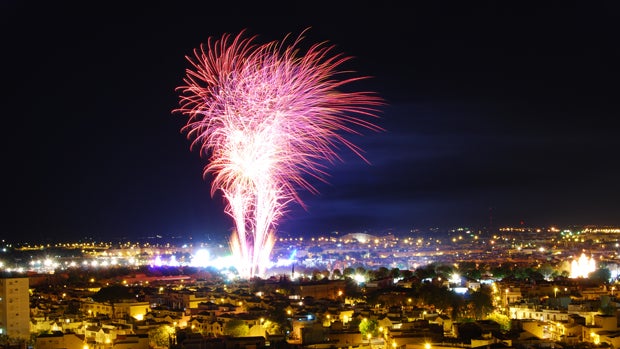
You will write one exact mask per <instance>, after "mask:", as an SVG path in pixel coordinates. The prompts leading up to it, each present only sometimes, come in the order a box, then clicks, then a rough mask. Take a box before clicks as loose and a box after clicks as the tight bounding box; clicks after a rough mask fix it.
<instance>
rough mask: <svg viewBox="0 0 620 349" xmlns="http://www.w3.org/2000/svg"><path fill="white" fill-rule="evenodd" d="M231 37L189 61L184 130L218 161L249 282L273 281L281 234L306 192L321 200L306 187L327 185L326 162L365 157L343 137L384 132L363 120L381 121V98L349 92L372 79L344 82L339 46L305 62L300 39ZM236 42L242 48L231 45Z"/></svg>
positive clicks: (240, 264) (313, 52)
mask: <svg viewBox="0 0 620 349" xmlns="http://www.w3.org/2000/svg"><path fill="white" fill-rule="evenodd" d="M242 34H243V32H242V33H240V34H239V35H237V36H236V37H235V38H231V36H230V35H224V36H223V37H222V39H221V40H215V41H214V40H212V39H209V41H208V43H207V45H202V46H201V47H200V49H199V50H194V57H193V58H192V57H187V59H188V61H189V62H190V64H191V69H187V72H186V73H187V74H186V77H185V79H184V80H183V81H184V83H185V84H184V85H183V86H181V87H179V90H180V91H181V94H180V107H179V109H177V110H175V111H176V112H181V113H182V114H184V115H186V116H187V117H188V121H187V124H186V125H185V126H184V127H183V129H182V131H183V132H186V133H187V137H188V138H189V139H192V147H199V149H200V154H201V155H202V156H206V155H207V154H210V158H209V160H210V161H209V164H208V165H207V166H206V167H205V169H204V173H203V174H204V175H205V176H206V175H207V174H212V175H213V183H212V188H211V195H213V194H214V193H215V192H216V191H217V190H221V192H222V194H223V196H224V198H225V199H226V201H227V206H226V213H227V214H228V215H230V216H231V217H232V218H233V219H234V221H235V228H236V229H235V231H234V232H233V235H232V237H231V240H230V245H231V250H232V253H233V255H234V256H235V257H236V258H235V260H236V262H237V265H236V267H237V271H238V272H239V274H240V276H242V277H252V276H254V275H261V274H262V273H264V271H265V268H266V266H267V265H268V262H269V255H270V253H271V250H272V248H273V244H274V239H275V237H274V231H275V228H276V225H277V222H278V220H279V219H280V218H281V217H282V215H283V214H284V208H285V206H286V205H287V204H288V203H290V202H292V201H295V202H297V203H299V204H301V205H302V206H303V203H302V202H301V200H300V198H299V196H298V195H297V190H298V189H300V188H303V189H306V190H309V191H311V192H316V190H315V189H314V188H313V187H312V186H311V185H310V184H309V183H308V182H307V181H306V180H305V179H304V178H303V177H304V176H305V175H311V176H313V177H316V178H323V176H324V175H325V174H326V173H325V162H326V161H325V160H327V161H328V162H333V161H334V160H337V159H339V158H338V155H337V154H336V152H335V150H334V149H336V148H337V146H338V144H344V145H345V146H346V147H348V148H349V149H351V150H352V151H353V152H355V153H356V154H357V155H359V156H360V157H361V154H360V149H359V148H357V147H356V146H355V145H353V144H352V143H350V142H349V141H347V140H346V139H345V138H344V137H343V136H342V135H341V134H339V132H342V131H344V132H348V133H357V131H355V130H354V127H355V126H360V127H362V128H367V129H371V130H379V127H377V126H376V125H374V124H373V123H371V122H370V121H366V120H364V119H363V118H361V117H375V116H376V112H377V110H376V107H377V106H378V105H380V104H381V103H382V101H381V99H380V98H379V97H377V96H376V95H374V94H373V93H370V92H341V91H339V90H338V89H339V88H340V87H342V86H343V85H345V84H348V83H350V82H354V81H357V80H360V79H363V77H353V78H347V79H344V80H340V81H339V80H337V79H335V75H336V74H343V72H342V71H338V70H337V69H338V67H339V66H341V65H342V64H343V63H344V62H346V61H348V60H349V59H350V57H344V56H342V55H341V54H336V55H331V52H332V50H333V46H326V45H325V44H324V43H321V44H315V45H313V46H311V47H310V48H309V49H308V50H307V51H306V54H305V55H303V56H300V55H299V52H300V48H299V47H298V46H299V44H300V41H301V40H302V39H303V37H302V36H299V37H298V38H297V39H296V40H294V41H293V42H292V43H291V44H290V45H289V44H287V38H288V37H287V38H285V40H284V41H283V42H277V41H273V42H269V43H267V44H262V45H258V44H255V43H254V38H249V39H244V38H242ZM231 39H232V40H231Z"/></svg>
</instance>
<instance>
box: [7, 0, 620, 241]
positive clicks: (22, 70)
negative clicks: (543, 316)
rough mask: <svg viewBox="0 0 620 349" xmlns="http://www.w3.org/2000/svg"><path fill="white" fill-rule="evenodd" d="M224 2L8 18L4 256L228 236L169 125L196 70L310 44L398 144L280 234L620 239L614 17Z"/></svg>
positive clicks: (22, 6) (383, 136)
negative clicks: (230, 44)
mask: <svg viewBox="0 0 620 349" xmlns="http://www.w3.org/2000/svg"><path fill="white" fill-rule="evenodd" d="M213 3H214V2H212V1H197V2H187V1H168V2H156V1H148V2H136V1H119V2H115V1H105V2H98V1H82V2H67V1H26V0H19V1H17V0H4V1H0V40H1V47H2V51H1V54H0V56H1V58H0V63H2V65H1V69H2V80H1V81H2V85H3V87H4V88H3V91H4V92H2V94H1V96H2V97H1V98H2V99H1V100H0V102H1V103H2V120H3V127H2V142H3V144H2V163H3V166H2V176H3V181H2V183H3V190H2V199H3V207H4V208H3V209H2V216H0V232H1V235H2V237H3V238H7V237H8V238H10V239H12V240H20V241H24V240H34V241H36V240H39V239H42V238H50V237H57V238H59V239H67V240H68V239H74V238H77V237H85V236H87V237H93V238H96V239H106V238H115V237H120V236H131V237H141V236H147V235H154V234H160V235H170V234H174V235H193V236H195V237H201V236H204V235H206V234H209V235H210V236H212V237H225V236H228V234H229V231H230V228H231V226H232V221H231V219H229V218H228V217H227V216H226V215H225V214H224V213H223V204H222V198H221V196H216V197H214V198H211V196H210V194H209V191H210V182H209V180H208V179H207V180H203V178H202V168H203V166H204V165H206V159H204V158H200V157H199V154H198V152H197V151H190V149H189V141H188V140H187V139H186V137H185V135H184V134H182V133H180V127H181V126H182V125H183V124H184V118H183V117H182V116H181V115H179V114H173V113H172V112H171V111H172V110H173V109H174V108H176V107H177V106H178V95H177V93H176V92H175V88H176V87H177V86H179V85H180V84H181V83H182V78H183V76H184V72H185V69H186V68H187V67H188V65H187V62H186V60H185V58H184V56H185V55H187V54H190V53H191V51H192V50H193V49H194V48H195V47H198V46H199V45H200V44H201V43H203V42H206V41H207V39H208V38H209V37H216V38H217V37H220V36H221V35H222V34H224V33H233V34H236V33H238V32H239V31H241V30H243V29H247V32H248V34H249V35H258V39H257V40H258V42H266V41H271V40H280V39H282V38H283V37H284V36H285V35H286V34H287V33H293V34H299V33H300V32H301V31H303V30H304V29H305V28H308V27H310V30H309V31H308V33H307V35H306V40H305V42H307V43H314V42H319V41H325V40H327V41H329V42H330V43H332V44H335V45H336V52H342V53H345V54H346V55H350V56H353V57H354V59H353V60H352V61H351V62H349V64H348V65H347V67H350V68H353V69H355V70H356V71H357V72H358V73H359V75H369V76H372V78H371V79H369V80H366V81H364V82H363V83H360V84H359V85H358V86H357V87H359V88H361V89H364V90H370V91H375V92H377V93H378V94H379V95H380V96H381V97H383V98H384V99H385V101H386V106H385V107H384V108H382V112H381V118H380V119H379V120H377V123H378V124H379V125H380V126H382V127H383V128H385V132H380V133H373V132H365V133H364V135H363V136H362V137H350V139H351V140H353V142H354V143H356V144H358V145H359V146H361V147H362V148H363V149H364V150H365V156H366V157H367V159H368V160H369V161H370V164H367V163H365V162H364V161H362V160H360V159H359V158H356V157H355V156H354V155H353V154H352V153H351V152H349V151H345V150H342V151H341V152H339V154H340V155H342V157H343V160H344V161H343V162H342V163H335V164H334V165H332V166H330V167H329V168H328V172H329V173H330V177H328V178H327V180H328V181H329V183H328V184H323V183H316V185H317V189H318V190H319V192H320V194H318V195H313V194H311V193H308V192H301V197H302V198H303V200H304V202H305V203H306V204H307V210H303V209H301V208H300V207H298V206H294V205H293V206H289V209H290V213H289V214H288V215H287V216H286V217H285V218H284V219H283V220H282V221H281V223H280V225H279V227H278V229H279V231H280V233H281V234H286V233H291V234H295V235H297V234H320V233H328V232H332V231H340V232H353V231H369V232H374V233H380V232H385V231H387V230H389V229H393V231H395V232H402V231H408V230H410V229H413V228H420V229H424V228H427V227H431V226H439V227H454V226H470V227H485V226H489V225H490V216H491V214H492V224H493V226H495V227H497V226H504V225H518V224H521V222H523V224H525V225H527V226H541V225H552V224H555V225H573V224H576V225H582V224H600V225H620V184H618V183H619V179H620V161H618V150H620V144H619V140H618V139H619V134H618V131H619V129H618V121H617V116H618V106H619V102H618V101H619V99H618V91H619V89H618V83H619V81H620V79H619V78H620V74H619V68H618V63H619V61H620V60H619V58H620V54H619V53H620V49H619V45H618V34H619V33H620V30H619V29H620V28H619V26H620V18H619V16H618V13H619V12H618V10H619V8H618V6H617V5H615V2H613V1H610V2H606V1H595V2H590V1H584V2H571V1H559V2H546V1H545V2H532V3H526V2H504V1H489V2H484V1H480V2H477V1H474V2H470V1H462V2H461V1H458V2H442V1H425V2H405V1H394V2H390V1H381V2H379V1H377V2H375V3H374V4H371V5H362V4H363V3H364V2H359V1H351V2H339V1H329V2H327V1H325V2H323V1H288V2H282V3H278V2H268V1H267V2H252V3H254V4H253V5H246V4H244V3H243V2H222V3H223V4H220V5H214V4H213ZM401 3H402V4H401ZM405 4H406V5H405Z"/></svg>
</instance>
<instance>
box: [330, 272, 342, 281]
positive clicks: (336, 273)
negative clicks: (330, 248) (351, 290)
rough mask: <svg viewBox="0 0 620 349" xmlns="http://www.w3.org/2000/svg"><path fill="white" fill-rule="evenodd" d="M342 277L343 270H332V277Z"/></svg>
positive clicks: (337, 278) (335, 278) (336, 278)
mask: <svg viewBox="0 0 620 349" xmlns="http://www.w3.org/2000/svg"><path fill="white" fill-rule="evenodd" d="M341 278H342V272H341V271H340V269H334V271H333V272H332V279H334V280H340V279H341Z"/></svg>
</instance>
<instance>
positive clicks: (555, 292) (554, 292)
mask: <svg viewBox="0 0 620 349" xmlns="http://www.w3.org/2000/svg"><path fill="white" fill-rule="evenodd" d="M553 296H554V297H555V298H558V288H557V287H556V288H554V289H553Z"/></svg>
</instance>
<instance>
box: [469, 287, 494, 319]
mask: <svg viewBox="0 0 620 349" xmlns="http://www.w3.org/2000/svg"><path fill="white" fill-rule="evenodd" d="M469 302H470V304H471V306H472V310H473V312H474V314H473V315H474V318H476V319H482V318H484V317H485V315H486V314H488V313H489V312H490V311H491V310H492V309H493V301H492V298H491V293H490V291H489V290H488V287H487V288H486V289H485V288H480V289H479V290H477V291H475V292H473V293H471V294H470V295H469Z"/></svg>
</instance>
